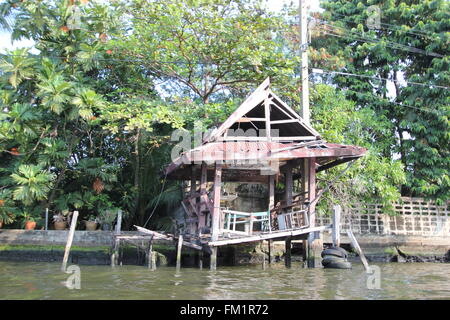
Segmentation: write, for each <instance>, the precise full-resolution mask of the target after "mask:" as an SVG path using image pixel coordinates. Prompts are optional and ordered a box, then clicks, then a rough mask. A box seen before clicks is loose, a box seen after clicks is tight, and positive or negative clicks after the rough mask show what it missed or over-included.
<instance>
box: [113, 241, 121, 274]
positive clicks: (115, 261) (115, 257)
mask: <svg viewBox="0 0 450 320" xmlns="http://www.w3.org/2000/svg"><path fill="white" fill-rule="evenodd" d="M119 247H120V239H117V238H116V239H115V241H114V245H113V249H112V253H111V267H114V266H117V265H118V262H119Z"/></svg>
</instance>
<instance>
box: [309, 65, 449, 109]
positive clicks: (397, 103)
mask: <svg viewBox="0 0 450 320" xmlns="http://www.w3.org/2000/svg"><path fill="white" fill-rule="evenodd" d="M311 72H312V73H337V74H340V75H344V76H364V75H357V74H352V73H346V72H335V71H331V72H316V71H314V69H312V71H311ZM364 77H365V78H367V77H368V78H374V79H378V80H381V78H376V77H371V76H364ZM387 80H389V79H387ZM391 81H392V80H391ZM446 88H448V87H446ZM386 102H387V103H392V104H396V105H399V106H401V107H405V108H410V109H415V110H419V111H422V112H427V113H432V114H434V115H437V116H441V115H442V114H440V113H439V112H438V110H434V109H431V108H418V107H414V106H411V105H407V104H404V103H399V102H395V101H389V100H387V101H386Z"/></svg>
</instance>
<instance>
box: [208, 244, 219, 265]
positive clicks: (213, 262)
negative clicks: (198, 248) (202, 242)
mask: <svg viewBox="0 0 450 320" xmlns="http://www.w3.org/2000/svg"><path fill="white" fill-rule="evenodd" d="M209 269H210V270H211V271H213V270H216V269H217V247H211V259H210V262H209Z"/></svg>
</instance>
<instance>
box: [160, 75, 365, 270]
mask: <svg viewBox="0 0 450 320" xmlns="http://www.w3.org/2000/svg"><path fill="white" fill-rule="evenodd" d="M365 152H366V149H364V148H361V147H357V146H348V145H338V144H332V143H327V142H326V141H324V140H323V139H322V138H321V137H320V134H319V133H318V132H317V131H316V130H314V128H312V127H311V126H310V125H309V124H307V123H305V122H304V121H303V119H302V118H301V117H300V116H299V115H298V114H297V113H296V112H295V111H294V110H293V109H292V108H290V107H289V106H288V105H286V103H284V102H283V101H282V100H281V99H280V98H279V97H278V96H277V95H276V94H275V93H273V92H272V91H271V90H270V81H269V79H266V80H265V81H264V82H263V83H262V84H261V85H260V86H259V87H258V88H257V89H256V90H255V91H254V92H253V93H252V94H251V95H250V96H249V97H248V98H247V99H246V100H245V101H244V102H243V103H242V104H241V106H240V107H239V108H238V109H236V111H234V112H233V113H232V114H231V115H230V117H229V118H228V119H227V120H226V121H225V122H223V123H222V124H221V125H220V126H219V127H218V128H216V129H214V130H213V131H212V132H210V134H208V135H207V136H206V137H205V138H204V139H203V142H202V145H201V146H198V147H196V148H194V149H192V150H189V151H187V152H184V153H182V154H181V155H180V157H179V158H177V159H175V160H174V161H173V162H172V163H171V164H170V165H169V166H168V167H167V168H166V169H165V175H166V177H167V179H176V180H185V181H190V186H191V189H190V191H189V192H188V193H187V194H186V196H185V198H184V199H183V201H182V207H183V208H184V210H185V215H186V219H185V227H184V229H183V233H184V235H183V239H184V240H185V241H190V242H192V243H197V244H201V245H203V246H207V247H209V248H211V252H212V256H211V264H212V267H213V268H215V259H216V258H215V255H216V252H217V251H216V248H217V247H218V246H221V245H229V244H238V243H244V242H252V241H262V240H271V239H278V240H280V239H285V240H289V243H290V239H293V238H294V239H295V238H302V239H306V237H308V235H309V236H310V238H311V239H312V241H314V237H311V235H312V234H317V232H320V231H322V230H325V229H327V228H328V227H329V226H318V225H316V220H315V204H316V202H317V200H318V197H317V196H318V195H317V192H316V173H317V172H320V171H322V170H326V169H329V168H331V167H334V166H336V165H339V164H342V163H345V162H348V161H353V160H355V159H357V158H359V157H361V156H363V155H364V154H365ZM279 179H280V180H281V181H282V182H283V183H284V186H285V197H284V199H281V200H280V201H277V203H275V181H276V180H279ZM295 179H301V181H302V186H303V188H302V189H303V190H302V192H301V193H299V194H293V181H294V180H295ZM223 182H238V183H264V184H267V186H268V198H269V199H268V203H267V210H265V211H263V212H241V211H236V210H228V209H227V208H225V207H223V206H221V185H222V183H223ZM208 187H209V188H208Z"/></svg>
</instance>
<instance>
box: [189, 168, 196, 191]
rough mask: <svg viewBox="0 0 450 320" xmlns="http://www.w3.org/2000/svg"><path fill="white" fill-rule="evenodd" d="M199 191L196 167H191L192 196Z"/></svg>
mask: <svg viewBox="0 0 450 320" xmlns="http://www.w3.org/2000/svg"><path fill="white" fill-rule="evenodd" d="M196 191H197V179H196V176H195V166H194V165H192V166H191V190H190V194H191V196H192V195H194V193H195V192H196Z"/></svg>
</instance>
